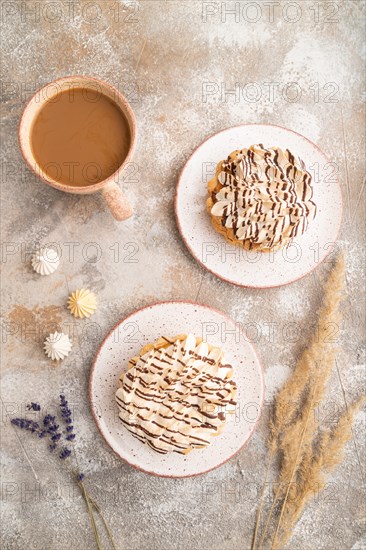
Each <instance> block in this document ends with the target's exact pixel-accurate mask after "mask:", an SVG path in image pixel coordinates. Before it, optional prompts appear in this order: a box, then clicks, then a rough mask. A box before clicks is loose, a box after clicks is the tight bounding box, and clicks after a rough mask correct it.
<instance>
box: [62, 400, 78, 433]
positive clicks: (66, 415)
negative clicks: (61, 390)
mask: <svg viewBox="0 0 366 550" xmlns="http://www.w3.org/2000/svg"><path fill="white" fill-rule="evenodd" d="M60 409H61V416H62V418H63V419H64V422H65V424H68V425H67V426H66V432H67V434H68V435H67V436H66V440H67V441H73V440H74V439H75V434H74V433H73V431H74V426H73V425H72V418H71V417H72V412H71V409H70V407H69V404H68V401H67V400H66V397H65V396H64V395H62V394H61V395H60Z"/></svg>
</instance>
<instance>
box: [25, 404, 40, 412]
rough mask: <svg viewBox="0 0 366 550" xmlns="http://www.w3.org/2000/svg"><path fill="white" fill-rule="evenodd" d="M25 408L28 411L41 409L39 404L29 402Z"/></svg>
mask: <svg viewBox="0 0 366 550" xmlns="http://www.w3.org/2000/svg"><path fill="white" fill-rule="evenodd" d="M27 409H28V410H29V411H40V410H41V405H38V403H33V402H32V403H31V404H30V405H27Z"/></svg>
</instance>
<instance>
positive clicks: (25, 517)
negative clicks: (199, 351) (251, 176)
mask: <svg viewBox="0 0 366 550" xmlns="http://www.w3.org/2000/svg"><path fill="white" fill-rule="evenodd" d="M233 4H234V3H233V2H220V1H217V2H201V1H198V0H197V1H196V0H192V1H187V0H166V1H160V0H146V1H133V0H132V1H131V2H130V1H127V0H120V1H114V0H113V1H109V0H103V1H102V0H99V2H91V1H90V2H88V1H83V2H78V1H75V2H73V3H70V2H58V1H56V2H48V1H47V0H43V1H41V2H34V1H30V0H28V1H26V2H20V1H12V2H2V26H3V33H2V34H3V35H2V47H3V49H4V50H5V56H4V57H3V71H4V80H3V84H2V88H3V89H2V110H3V115H4V118H3V123H2V132H3V139H2V143H3V155H2V180H1V193H2V201H3V202H2V204H3V212H2V223H3V241H4V245H3V246H4V248H3V251H4V253H3V257H2V262H3V263H2V267H3V273H4V276H3V285H2V290H3V301H2V305H3V357H2V399H3V413H2V430H3V437H2V442H3V444H2V460H3V476H2V513H3V522H2V530H3V533H2V537H3V538H2V547H3V548H4V549H7V550H15V549H20V550H23V549H24V550H25V549H36V548H37V549H42V550H43V549H44V550H46V549H47V550H48V549H50V550H58V549H61V548H70V549H76V548H78V549H82V550H84V549H87V548H94V544H95V543H94V540H93V536H92V533H91V529H90V526H89V523H88V521H89V520H88V516H87V513H86V510H85V506H84V504H83V501H82V498H81V496H80V495H79V493H78V489H77V487H74V486H73V485H72V483H71V482H70V481H69V478H68V476H67V474H66V472H65V471H64V470H63V469H61V468H60V467H59V465H58V464H57V463H56V461H55V460H53V459H51V458H49V456H48V455H47V454H44V453H42V452H41V451H42V445H37V443H38V442H35V441H33V440H31V438H30V437H25V436H26V435H29V434H25V436H23V434H22V433H19V432H17V431H15V430H13V429H12V428H11V426H10V425H9V418H10V417H11V416H14V415H15V414H20V413H21V412H22V411H23V412H24V407H25V403H27V402H29V401H30V400H35V399H36V400H39V401H41V402H43V403H48V404H52V402H53V400H54V399H56V397H57V395H58V394H59V392H60V390H64V391H65V392H66V393H67V395H68V396H69V400H70V401H71V403H72V404H73V407H74V410H75V416H76V418H75V422H76V425H77V426H78V432H79V434H80V435H79V437H78V441H77V450H78V453H79V458H80V461H81V463H82V468H83V470H84V472H85V473H86V474H87V475H88V477H89V479H90V486H91V487H92V488H93V492H94V494H95V496H96V499H97V500H98V501H100V502H101V503H102V505H103V509H104V511H105V515H106V517H107V518H109V520H110V522H111V524H112V525H113V528H114V532H115V536H116V540H117V543H118V548H130V549H136V550H137V549H139V550H140V549H141V550H147V549H149V550H150V549H153V548H156V549H159V550H162V549H164V550H165V549H167V548H172V549H179V550H186V549H187V550H188V549H189V548H192V549H202V548H204V549H207V550H208V549H212V548H215V549H216V548H217V549H220V550H221V549H222V550H224V549H227V550H236V549H247V548H249V547H250V540H251V533H252V528H253V522H254V514H255V509H256V505H257V497H256V490H258V489H259V487H260V486H261V481H262V479H263V475H264V469H265V462H266V447H265V441H266V434H267V414H266V413H265V414H264V416H263V417H262V419H261V422H260V426H259V429H258V430H257V431H256V433H255V435H254V436H253V438H252V440H251V441H250V443H249V445H248V446H247V447H246V448H245V449H244V450H243V451H242V452H240V453H239V455H237V456H236V457H235V458H234V459H233V460H231V461H229V462H228V463H227V464H226V465H225V466H223V467H222V468H220V469H218V470H216V471H213V472H211V473H209V474H207V475H205V476H202V477H197V478H192V479H186V480H169V479H158V478H154V477H149V476H147V475H144V474H142V473H140V472H138V471H136V470H134V469H132V468H131V467H129V466H128V465H126V464H124V463H123V462H122V461H121V460H119V459H118V458H117V457H116V456H115V455H114V454H113V452H112V451H111V450H110V449H109V447H107V445H106V444H105V443H104V442H103V441H102V439H101V437H100V435H99V433H98V432H97V429H96V427H95V425H94V423H93V421H92V419H91V416H90V413H89V407H88V401H87V381H88V374H89V369H90V364H91V361H92V358H93V356H94V353H95V351H96V350H97V348H98V346H99V344H100V341H101V340H102V337H103V336H104V335H105V334H106V333H107V331H109V329H110V328H111V327H112V326H113V324H114V323H116V321H117V320H119V319H120V318H122V317H123V316H125V315H126V314H128V313H129V312H132V311H133V310H134V309H136V308H138V307H140V306H143V305H146V304H148V303H150V302H152V301H157V300H169V299H174V298H175V299H190V300H197V301H199V302H202V303H206V304H209V305H212V306H214V307H216V308H219V309H221V310H223V311H224V312H226V313H228V314H229V315H231V316H232V317H233V318H234V319H236V320H238V321H240V322H242V323H244V324H246V323H249V322H256V323H258V326H259V327H260V332H259V336H258V337H257V338H256V346H257V349H258V352H259V354H260V356H261V358H262V361H263V364H264V367H265V370H266V383H267V394H266V407H265V412H266V411H268V408H269V405H270V402H271V399H272V396H273V392H274V390H275V388H277V387H278V386H280V385H281V384H282V383H283V381H284V380H285V378H286V376H287V375H288V374H289V372H290V371H291V369H292V368H293V365H294V363H295V360H296V358H297V357H298V354H299V353H300V351H301V350H302V349H303V348H304V346H305V345H306V342H307V339H308V337H309V335H310V333H311V326H312V325H313V324H314V322H315V320H316V311H317V308H318V305H319V303H320V298H321V293H322V288H323V285H324V281H325V278H326V274H327V272H328V270H329V268H330V265H331V263H330V262H331V259H330V260H329V262H326V263H324V264H323V265H321V266H319V267H318V268H317V269H316V270H315V271H314V272H313V273H312V274H310V275H308V276H307V277H305V278H304V279H302V280H300V281H298V282H296V283H293V284H291V285H289V286H287V287H282V288H278V289H271V290H250V289H240V288H236V287H234V286H230V285H228V284H225V283H223V282H220V281H219V280H218V279H216V278H215V277H214V276H212V275H210V274H209V273H207V272H206V271H204V270H203V269H201V268H200V267H199V266H198V265H197V264H196V262H195V261H194V260H193V258H191V256H190V255H189V253H188V252H187V250H186V249H185V247H184V245H183V243H182V241H181V239H180V237H179V235H178V232H177V229H176V225H175V221H174V215H173V196H174V188H175V185H176V181H177V176H178V174H179V172H180V170H181V169H182V167H183V165H184V162H185V159H186V158H187V156H188V155H189V154H190V153H191V152H192V151H193V150H194V148H195V147H196V146H197V145H198V144H199V143H200V142H201V141H202V140H204V139H205V138H207V137H208V136H210V135H211V134H212V133H214V132H216V131H218V130H221V129H223V128H226V127H228V126H230V125H235V124H239V123H245V122H262V123H274V124H280V125H283V126H286V127H289V128H291V129H293V130H296V131H298V132H300V133H303V134H304V135H305V136H306V137H308V138H309V139H311V140H313V141H314V142H315V143H317V144H319V146H320V147H321V148H322V149H323V150H324V152H325V153H326V154H328V156H329V157H330V159H331V160H332V161H333V162H334V163H336V167H337V168H338V169H339V177H340V182H341V185H342V190H343V196H344V207H345V208H344V220H343V225H342V229H341V233H340V241H339V242H340V246H341V247H342V248H344V249H345V250H347V253H348V259H347V264H348V266H347V284H348V293H347V300H346V302H345V306H344V324H343V326H342V327H341V329H340V332H339V342H340V344H341V346H342V351H341V352H340V355H339V358H338V363H337V366H336V368H335V369H334V372H333V375H332V379H331V382H330V385H329V394H328V398H327V403H326V405H325V407H323V408H322V409H321V410H320V411H319V414H320V415H321V418H322V419H323V421H324V422H332V420H334V415H335V414H337V413H338V412H339V411H341V410H342V409H343V408H344V406H345V402H350V401H351V400H352V398H353V397H354V396H355V395H356V394H357V393H358V392H359V390H360V387H361V385H362V384H363V381H364V367H363V366H362V364H363V349H364V348H363V335H364V323H363V321H364V314H363V311H364V305H365V304H364V295H363V289H364V283H363V276H364V273H363V265H364V256H363V245H364V239H365V234H364V232H363V223H362V222H363V221H364V210H363V205H364V180H363V177H364V175H363V174H364V156H363V152H362V151H363V146H362V144H363V138H364V136H363V131H364V126H363V120H364V111H363V104H362V84H363V80H364V53H363V50H362V37H363V31H364V28H363V26H364V25H363V21H364V17H365V9H364V8H365V4H364V2H362V1H356V0H355V1H352V0H347V1H346V0H344V1H340V0H338V1H337V2H317V1H311V2H308V1H299V0H298V2H286V1H284V2H261V1H259V0H258V1H257V3H254V4H256V6H254V7H253V2H237V3H236V5H237V6H239V12H237V15H236V19H237V20H236V21H235V15H230V14H228V13H226V12H227V11H228V10H230V8H232V7H233ZM249 4H252V5H251V6H250V5H249ZM257 6H259V11H258V7H257ZM237 9H238V8H237ZM34 10H38V11H36V12H35V11H34ZM225 14H226V15H225ZM225 18H226V20H225ZM254 21H256V22H254ZM291 21H292V22H291ZM78 73H81V74H82V73H85V74H90V75H92V76H96V77H100V78H102V79H105V80H108V81H109V82H111V83H112V84H114V85H115V86H118V87H119V88H120V89H121V90H122V91H123V92H124V93H125V94H126V95H127V97H128V98H129V99H130V102H131V104H132V106H133V108H134V110H135V113H136V116H137V121H138V129H139V140H138V147H137V150H136V154H135V158H134V165H133V166H132V167H131V168H130V170H129V173H128V174H126V177H125V181H124V183H123V187H124V189H125V191H126V192H127V193H128V194H129V196H130V198H131V200H132V202H133V205H134V208H135V216H134V217H133V218H132V219H130V220H129V221H128V222H126V223H123V224H118V223H116V222H114V221H113V219H112V217H111V216H110V214H109V213H108V212H107V211H106V208H105V206H104V204H103V203H102V200H101V199H100V197H99V196H97V195H94V196H90V197H77V196H71V195H65V194H62V193H61V192H58V191H56V190H54V189H51V188H47V187H46V186H44V185H42V184H41V183H40V182H39V181H37V180H36V179H35V178H34V177H33V176H32V175H31V174H30V172H29V171H28V170H27V169H26V168H25V165H24V163H23V161H22V158H21V155H20V152H19V148H18V144H17V125H18V121H19V117H20V115H21V112H22V109H23V108H24V105H25V103H26V101H27V99H28V98H29V97H30V96H31V95H32V93H33V92H34V91H35V90H36V89H37V88H38V87H39V86H40V85H43V84H45V83H47V82H48V81H50V80H53V79H55V78H58V77H60V76H64V75H69V74H78ZM207 82H210V83H213V86H214V89H215V90H217V89H219V90H220V92H216V93H214V94H213V95H210V96H208V97H204V96H203V94H202V90H203V87H204V86H205V85H206V84H205V83H207ZM291 82H296V83H297V85H298V87H297V89H296V90H295V88H294V87H293V86H292V87H291V86H290V87H289V88H287V85H288V84H289V83H291ZM236 83H237V84H236ZM248 83H255V84H256V91H257V92H256V93H257V97H254V98H253V95H250V94H251V93H253V91H254V87H253V86H252V87H250V86H249V87H248V86H247V84H248ZM269 83H272V87H271V90H272V94H270V86H269ZM236 85H237V86H239V88H240V97H239V99H236V98H235V96H233V95H231V96H229V95H228V96H226V97H225V94H223V95H221V90H223V91H224V92H225V89H226V90H232V89H234V88H235V86H236ZM225 87H226V88H225ZM258 90H259V91H258ZM299 90H300V91H299ZM294 92H295V94H294ZM296 96H297V97H296ZM37 242H41V243H49V242H54V243H58V245H59V246H60V247H61V250H62V253H63V258H62V265H61V268H60V269H59V270H58V271H57V273H55V274H54V275H53V276H51V277H47V278H42V279H41V278H40V277H38V276H37V275H36V274H35V273H33V272H32V269H31V266H30V256H29V251H31V250H32V249H33V248H34V246H35V244H36V243H37ZM68 243H69V244H68ZM70 243H78V244H75V245H74V257H72V256H71V255H70V254H69V251H70V247H71V246H72V245H70ZM88 243H96V244H94V245H93V244H88ZM129 243H130V244H129ZM117 251H118V252H119V256H117V255H116V254H117ZM132 260H136V261H132ZM81 286H84V287H89V288H91V289H92V290H94V291H95V292H96V293H97V294H98V299H99V309H98V311H97V313H96V315H95V316H94V317H93V322H95V323H97V325H96V324H90V323H88V322H84V323H81V322H76V323H75V325H74V326H73V325H72V323H73V320H72V318H71V317H70V316H69V314H68V313H67V310H66V308H65V303H66V299H67V296H68V293H69V291H71V290H74V289H76V288H79V287H81ZM288 322H292V323H295V324H297V326H299V327H300V328H301V337H300V338H292V340H295V341H292V342H290V341H288V340H289V338H285V337H284V330H285V327H286V323H288ZM50 323H58V324H59V325H60V326H61V327H62V329H63V330H64V331H65V332H69V333H71V335H72V336H73V339H74V349H73V353H72V354H71V355H70V356H69V357H68V358H67V360H65V361H64V362H63V363H61V364H52V362H50V361H48V360H47V359H46V358H45V356H44V354H43V351H42V339H43V338H42V334H43V332H47V331H48V329H49V328H50V327H51V325H50ZM268 323H276V326H275V332H274V335H273V336H272V337H270V335H269V332H268ZM98 327H99V328H98ZM9 332H11V333H12V334H9ZM364 433H365V432H364V415H363V414H362V413H360V414H359V415H358V417H357V419H356V423H355V427H354V438H353V441H351V442H350V443H349V445H348V446H347V452H346V458H345V461H344V462H343V464H342V465H341V466H340V467H339V468H338V469H337V470H336V471H335V472H334V474H333V475H332V476H331V477H330V479H329V485H328V486H327V488H326V490H325V491H324V492H323V493H321V494H320V495H318V496H317V498H316V499H315V500H314V501H313V502H312V503H311V504H310V505H309V506H308V507H307V509H306V511H305V513H304V514H303V517H302V519H301V521H300V523H299V524H298V526H297V528H296V532H295V534H294V537H293V539H292V541H291V542H290V543H289V546H288V547H289V548H291V549H301V550H305V549H309V550H310V549H311V550H313V549H315V548H316V549H318V548H319V549H320V548H322V549H329V550H330V549H332V550H333V549H339V550H345V549H351V548H352V549H354V550H356V549H358V550H360V549H361V548H365V544H366V541H365V538H364V537H365V527H364V523H363V522H364V520H365V493H364V481H365V470H364V464H365V441H364ZM207 493H209V494H207Z"/></svg>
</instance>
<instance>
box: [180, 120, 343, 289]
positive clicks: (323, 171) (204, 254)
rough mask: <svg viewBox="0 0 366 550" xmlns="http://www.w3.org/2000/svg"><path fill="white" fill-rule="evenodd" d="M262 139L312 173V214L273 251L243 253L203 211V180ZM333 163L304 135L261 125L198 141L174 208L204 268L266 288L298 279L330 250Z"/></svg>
mask: <svg viewBox="0 0 366 550" xmlns="http://www.w3.org/2000/svg"><path fill="white" fill-rule="evenodd" d="M256 143H263V145H264V146H265V147H271V146H278V147H281V148H283V149H290V151H291V152H293V153H295V154H297V155H298V156H300V157H301V158H302V159H303V161H304V162H305V164H306V167H307V169H308V170H309V171H310V173H311V174H312V176H313V182H314V200H315V202H316V204H317V208H318V211H317V216H316V218H315V220H314V221H313V222H312V223H311V224H310V226H309V228H308V230H307V231H306V232H305V233H304V234H303V235H301V236H300V237H298V238H296V239H295V240H294V241H293V243H292V244H291V245H290V246H288V247H287V248H284V249H282V250H279V251H277V252H274V253H273V252H270V253H268V252H264V253H261V252H248V251H246V250H243V249H242V248H241V247H239V246H233V245H231V244H229V243H227V241H226V240H225V238H224V237H223V236H222V235H220V234H219V233H217V232H216V231H215V230H214V228H213V227H212V225H211V218H210V216H209V214H208V213H207V211H206V199H207V182H208V180H209V179H211V178H212V177H213V176H214V174H215V168H216V165H217V163H218V162H219V161H220V160H223V159H224V158H226V157H227V156H228V155H229V154H230V153H231V152H232V151H234V150H235V149H241V148H243V147H249V146H250V145H252V144H256ZM337 175H338V166H337V165H336V164H335V163H333V162H330V161H329V160H328V159H327V158H326V157H325V155H324V154H323V153H322V152H321V151H320V149H318V147H317V146H316V145H314V144H313V143H312V142H311V141H309V140H308V139H306V138H305V137H303V136H301V135H300V134H297V133H296V132H293V131H292V130H287V129H286V128H281V127H279V126H270V125H264V124H246V125H242V126H236V127H234V128H228V129H227V130H223V131H222V132H220V133H218V134H216V135H214V136H212V137H210V138H209V139H208V140H207V141H205V142H204V143H202V145H200V146H199V147H198V149H196V151H195V152H194V153H193V155H192V156H191V157H190V159H189V160H188V162H187V163H186V165H185V167H184V169H183V171H182V173H181V175H180V178H179V182H178V186H177V192H176V198H175V213H176V218H177V223H178V227H179V231H180V233H181V235H182V237H183V240H184V242H185V243H186V245H187V247H188V249H189V250H190V252H191V253H192V255H193V256H194V257H195V258H196V260H197V261H198V262H199V263H200V264H201V265H203V266H204V267H205V268H206V269H208V270H209V271H211V272H212V273H214V274H215V275H217V276H218V277H220V278H221V279H224V280H225V281H228V282H230V283H233V284H237V285H239V286H248V287H257V288H266V287H273V286H280V285H285V284H287V283H291V282H293V281H295V280H297V279H300V278H301V277H303V276H304V275H306V274H307V273H309V272H310V271H311V270H312V269H314V268H315V267H316V266H317V265H318V264H319V263H320V262H322V261H323V260H324V258H325V257H326V256H327V254H329V253H330V252H332V251H334V250H335V245H336V240H337V235H338V231H339V226H340V223H341V218H342V196H341V191H340V187H339V183H338V177H337Z"/></svg>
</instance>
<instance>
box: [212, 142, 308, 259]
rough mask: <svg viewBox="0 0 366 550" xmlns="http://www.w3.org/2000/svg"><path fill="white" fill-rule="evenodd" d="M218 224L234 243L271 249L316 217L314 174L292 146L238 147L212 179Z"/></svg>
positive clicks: (214, 216)
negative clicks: (293, 152) (292, 150)
mask: <svg viewBox="0 0 366 550" xmlns="http://www.w3.org/2000/svg"><path fill="white" fill-rule="evenodd" d="M208 194H209V197H208V199H207V210H208V212H209V214H210V215H211V221H212V225H213V227H214V228H215V229H216V231H218V232H219V233H221V234H222V235H224V236H225V238H226V239H227V240H228V241H229V242H230V243H232V244H237V245H240V246H243V247H244V248H245V249H247V250H260V251H263V252H268V251H270V250H275V249H278V248H282V247H283V246H285V245H286V244H288V243H289V242H291V240H292V239H293V238H294V237H296V236H299V235H302V234H303V233H304V232H305V231H306V230H307V228H308V226H309V223H311V221H312V220H313V219H314V217H315V215H316V205H315V203H314V201H313V200H312V197H313V188H312V177H311V174H310V173H309V172H308V171H307V170H306V167H305V164H304V162H303V161H302V160H301V159H300V158H299V157H297V156H296V155H294V154H292V153H291V152H290V151H289V150H288V149H286V150H282V149H280V148H279V147H270V148H265V147H264V146H263V145H262V144H259V145H251V146H250V147H249V148H248V149H245V148H244V149H241V150H236V151H233V152H232V153H231V154H230V155H229V156H228V158H227V159H226V160H223V161H221V162H219V163H218V165H217V167H216V173H215V176H214V178H212V179H211V180H210V181H209V182H208Z"/></svg>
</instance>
